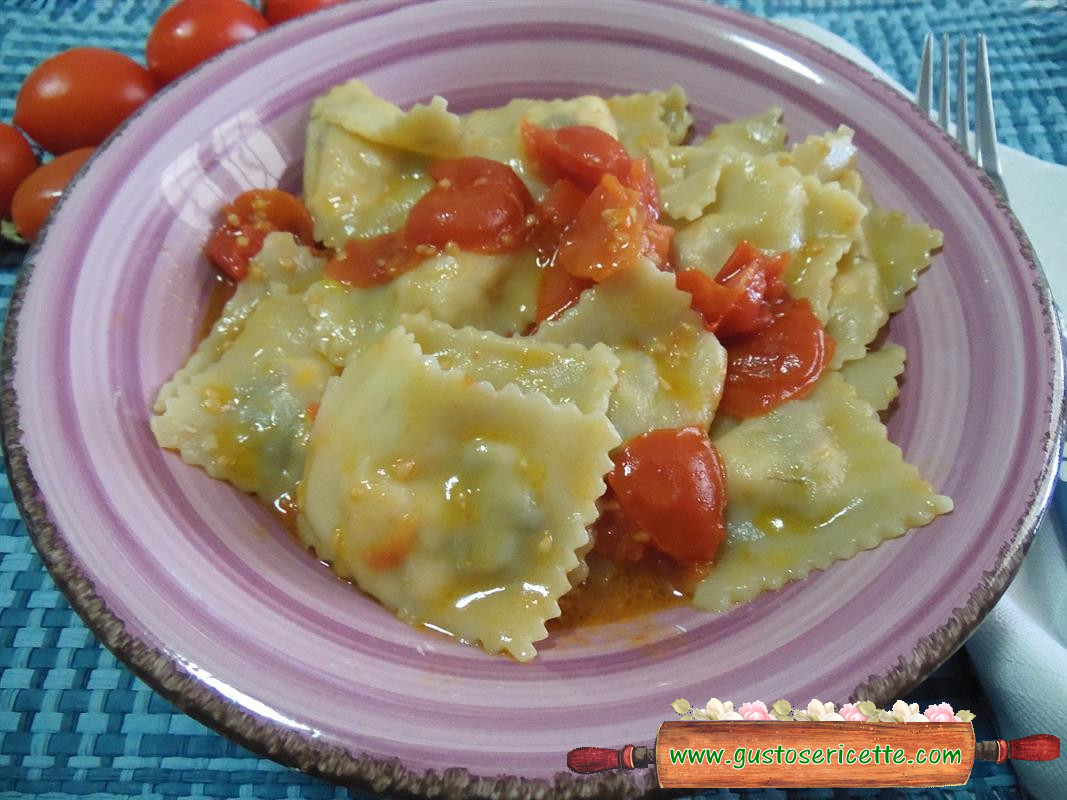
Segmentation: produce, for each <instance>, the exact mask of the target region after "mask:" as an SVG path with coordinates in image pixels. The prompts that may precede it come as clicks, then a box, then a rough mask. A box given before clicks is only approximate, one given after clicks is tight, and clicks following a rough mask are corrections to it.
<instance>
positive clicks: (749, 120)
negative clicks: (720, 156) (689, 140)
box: [704, 108, 788, 156]
mask: <svg viewBox="0 0 1067 800" xmlns="http://www.w3.org/2000/svg"><path fill="white" fill-rule="evenodd" d="M787 133H788V132H787V131H786V129H785V126H784V125H783V124H782V109H780V108H771V109H768V110H767V111H764V112H763V113H762V114H754V115H752V116H751V117H743V118H742V119H735V120H731V121H730V122H723V123H721V124H719V125H716V126H715V127H714V128H712V129H711V133H709V134H708V135H707V137H706V138H705V140H704V143H705V145H706V146H708V147H712V148H715V149H717V150H737V151H739V152H742V153H748V154H749V155H754V156H764V155H767V154H769V153H777V152H779V151H780V150H782V149H783V148H784V147H785V139H786V136H787Z"/></svg>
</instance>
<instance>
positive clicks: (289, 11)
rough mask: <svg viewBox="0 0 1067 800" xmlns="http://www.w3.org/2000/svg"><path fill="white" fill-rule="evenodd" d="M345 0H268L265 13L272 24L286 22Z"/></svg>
mask: <svg viewBox="0 0 1067 800" xmlns="http://www.w3.org/2000/svg"><path fill="white" fill-rule="evenodd" d="M342 1H343V0H266V1H265V2H264V4H263V15H264V16H265V17H266V18H267V22H269V23H270V24H271V25H277V24H278V23H279V22H285V21H286V20H287V19H292V18H293V17H300V16H303V15H304V14H310V13H311V12H312V11H318V10H319V9H320V8H329V7H330V6H335V5H337V4H338V3H340V2H342Z"/></svg>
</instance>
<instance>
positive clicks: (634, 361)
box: [534, 259, 726, 439]
mask: <svg viewBox="0 0 1067 800" xmlns="http://www.w3.org/2000/svg"><path fill="white" fill-rule="evenodd" d="M690 302H691V298H690V296H689V295H688V294H687V293H685V292H683V291H681V290H679V289H678V288H677V287H676V286H675V285H674V276H673V275H672V274H671V273H668V272H661V271H660V270H658V269H657V268H656V267H655V265H654V264H653V263H652V262H651V261H649V260H648V259H642V260H641V261H639V262H638V264H637V265H636V266H634V267H632V268H630V269H628V270H625V271H623V272H621V273H618V274H616V275H613V276H611V277H610V278H608V279H607V280H605V281H604V282H603V283H601V284H599V285H597V286H595V287H594V288H592V289H588V290H586V291H585V293H583V294H582V297H581V299H580V300H579V301H578V303H577V305H575V306H574V307H573V308H571V309H569V310H568V311H566V312H564V314H563V315H562V316H560V318H559V319H558V320H554V321H550V322H545V323H543V324H542V325H541V326H540V327H539V328H538V330H537V333H536V334H534V338H535V339H537V340H540V341H545V342H559V343H570V342H578V343H579V344H584V345H586V346H588V347H592V346H594V345H595V344H596V343H598V342H603V343H605V344H607V345H609V346H610V347H612V349H613V350H614V351H615V355H616V356H618V358H619V362H620V363H619V382H618V385H617V386H616V387H615V391H614V392H613V393H612V396H611V403H610V405H609V407H608V417H609V418H610V419H611V421H612V423H614V425H615V427H616V428H617V429H618V431H619V434H620V435H621V436H622V437H623V439H629V438H631V437H633V436H637V435H638V434H641V433H645V432H646V431H650V430H654V429H656V428H682V427H686V426H688V425H698V426H701V427H704V428H707V427H708V425H710V424H711V419H712V416H713V415H714V414H715V409H716V407H717V406H718V403H719V397H720V395H721V394H722V385H723V380H724V378H725V376H726V352H725V350H723V347H722V345H721V344H719V341H718V339H716V338H715V336H714V335H713V334H710V333H708V332H707V331H706V330H705V329H704V326H703V323H702V321H701V319H700V316H699V315H698V314H697V313H696V312H695V311H693V310H692V309H691V308H690V307H689V304H690Z"/></svg>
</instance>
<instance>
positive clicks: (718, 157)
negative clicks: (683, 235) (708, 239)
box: [648, 146, 723, 221]
mask: <svg viewBox="0 0 1067 800" xmlns="http://www.w3.org/2000/svg"><path fill="white" fill-rule="evenodd" d="M648 161H649V164H650V165H651V167H652V174H653V175H655V177H656V183H658V184H659V192H660V202H661V204H662V206H663V211H664V212H665V213H666V214H667V216H669V217H671V218H672V219H676V220H689V221H693V220H695V219H699V218H700V215H701V214H703V213H704V209H706V208H707V207H708V206H709V205H711V204H712V203H714V202H715V195H716V186H717V185H718V183H719V174H720V173H721V172H722V162H723V157H722V154H721V153H720V152H719V151H718V150H717V149H715V148H711V147H685V146H681V147H660V148H657V149H655V150H649V151H648Z"/></svg>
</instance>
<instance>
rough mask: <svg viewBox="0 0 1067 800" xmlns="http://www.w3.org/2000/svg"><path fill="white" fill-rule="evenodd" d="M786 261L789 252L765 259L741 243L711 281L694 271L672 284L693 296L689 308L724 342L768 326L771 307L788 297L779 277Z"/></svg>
mask: <svg viewBox="0 0 1067 800" xmlns="http://www.w3.org/2000/svg"><path fill="white" fill-rule="evenodd" d="M789 261H790V254H789V252H783V253H778V254H777V255H773V256H769V255H766V254H765V253H763V252H762V251H760V250H759V249H758V248H756V247H754V246H753V245H751V244H750V243H749V242H747V241H743V242H741V243H740V244H739V245H738V246H737V247H736V248H734V251H733V253H732V254H731V255H730V257H729V258H728V259H727V260H726V263H725V264H723V266H722V268H721V269H720V270H719V273H718V275H716V277H715V280H712V279H711V278H709V277H708V276H707V275H706V274H705V273H704V272H702V271H701V270H696V269H691V270H684V271H683V272H680V273H679V274H678V277H677V279H676V280H677V285H678V288H679V289H682V290H683V291H686V292H689V293H690V294H691V295H692V296H693V302H692V305H693V308H694V309H695V310H696V311H699V312H700V314H701V316H702V317H703V318H704V327H706V328H707V329H708V330H709V331H712V332H713V333H715V335H716V336H718V337H719V339H720V340H723V341H727V340H730V339H733V338H735V337H738V336H746V335H748V334H753V333H757V332H759V331H761V330H763V329H764V328H766V327H767V326H768V325H770V324H771V322H772V321H773V320H774V312H775V307H776V306H777V304H778V303H780V302H783V301H784V300H785V299H786V298H787V297H788V292H787V290H786V288H785V284H784V283H783V282H782V274H783V273H784V272H785V270H786V269H787V268H788V267H789Z"/></svg>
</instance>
